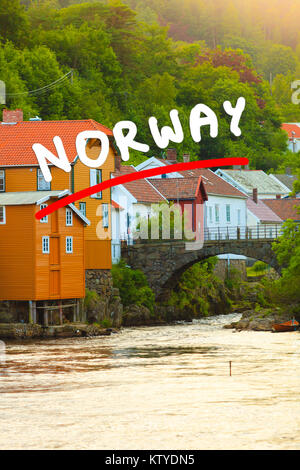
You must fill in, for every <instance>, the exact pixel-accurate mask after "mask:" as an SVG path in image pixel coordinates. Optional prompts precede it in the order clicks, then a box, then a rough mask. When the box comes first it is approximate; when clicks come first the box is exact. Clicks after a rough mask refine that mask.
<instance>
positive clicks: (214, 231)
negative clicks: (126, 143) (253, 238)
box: [136, 149, 247, 238]
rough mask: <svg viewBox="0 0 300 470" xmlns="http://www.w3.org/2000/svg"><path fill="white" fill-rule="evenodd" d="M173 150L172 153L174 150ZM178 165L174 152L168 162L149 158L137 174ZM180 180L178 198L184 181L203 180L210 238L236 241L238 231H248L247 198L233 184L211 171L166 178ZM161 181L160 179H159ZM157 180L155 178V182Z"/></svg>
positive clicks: (140, 166)
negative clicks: (239, 229)
mask: <svg viewBox="0 0 300 470" xmlns="http://www.w3.org/2000/svg"><path fill="white" fill-rule="evenodd" d="M171 150H172V149H171ZM184 159H185V161H188V160H189V157H188V155H185V156H184ZM174 163H176V160H175V154H174V151H173V150H172V152H170V153H168V152H167V158H166V160H163V159H158V158H155V157H152V158H149V159H148V160H146V161H144V162H143V163H141V164H140V165H138V166H137V167H136V169H137V170H145V169H148V168H157V167H162V166H166V165H170V164H174ZM166 176H168V178H169V179H167V178H166V179H165V181H170V178H173V179H174V178H175V180H177V186H178V194H179V191H180V186H181V183H180V182H181V181H182V184H184V182H183V181H184V179H189V178H200V177H201V179H202V183H203V186H204V189H205V192H206V194H207V199H206V200H204V229H205V230H206V232H207V234H208V236H209V237H213V238H216V237H221V238H222V237H223V238H226V237H228V233H229V236H231V237H235V236H236V234H235V233H233V231H234V230H235V231H236V227H237V226H240V227H245V226H246V225H247V207H246V200H247V195H246V194H245V193H243V192H241V191H239V190H238V189H236V188H235V187H234V186H233V185H232V184H230V183H227V182H226V181H225V180H223V179H222V178H221V177H219V176H218V175H216V173H214V172H213V171H212V170H209V169H195V170H188V171H183V172H178V173H176V174H175V173H174V174H173V173H171V174H168V175H166ZM157 178H159V177H157ZM155 179H156V177H155ZM153 180H154V178H153ZM163 184H166V185H167V183H163Z"/></svg>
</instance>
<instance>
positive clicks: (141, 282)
mask: <svg viewBox="0 0 300 470" xmlns="http://www.w3.org/2000/svg"><path fill="white" fill-rule="evenodd" d="M111 272H112V278H113V284H114V287H116V288H118V289H119V291H120V297H121V300H122V304H123V305H124V307H128V306H129V305H133V304H135V305H144V306H145V307H147V308H148V309H149V310H150V312H151V313H153V311H154V302H155V296H154V293H153V291H152V290H151V289H150V287H149V285H148V282H147V278H146V276H145V274H144V273H142V271H139V270H134V269H131V268H129V267H128V266H127V265H126V263H125V261H124V260H121V261H120V262H119V264H117V265H114V266H113V267H112V271H111Z"/></svg>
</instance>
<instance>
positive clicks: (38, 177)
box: [37, 168, 51, 191]
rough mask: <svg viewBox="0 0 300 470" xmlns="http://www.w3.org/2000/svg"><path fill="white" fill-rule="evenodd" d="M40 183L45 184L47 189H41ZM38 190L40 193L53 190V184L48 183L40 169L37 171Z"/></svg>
mask: <svg viewBox="0 0 300 470" xmlns="http://www.w3.org/2000/svg"><path fill="white" fill-rule="evenodd" d="M40 181H41V182H43V184H44V185H45V187H44V188H43V187H41V188H40ZM37 190H38V191H50V190H51V183H50V182H49V183H48V182H47V181H46V180H45V178H44V175H43V172H42V170H41V169H40V168H38V170H37Z"/></svg>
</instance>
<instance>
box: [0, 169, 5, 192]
mask: <svg viewBox="0 0 300 470" xmlns="http://www.w3.org/2000/svg"><path fill="white" fill-rule="evenodd" d="M0 191H5V170H0Z"/></svg>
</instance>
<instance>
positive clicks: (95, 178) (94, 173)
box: [90, 168, 102, 199]
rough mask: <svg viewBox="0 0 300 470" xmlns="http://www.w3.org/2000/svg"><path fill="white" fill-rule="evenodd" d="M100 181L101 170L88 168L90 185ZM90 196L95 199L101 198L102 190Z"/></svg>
mask: <svg viewBox="0 0 300 470" xmlns="http://www.w3.org/2000/svg"><path fill="white" fill-rule="evenodd" d="M99 183H102V172H101V170H97V169H95V168H91V169H90V186H95V184H99ZM91 197H93V198H96V199H101V198H102V192H101V191H100V192H99V193H95V194H92V195H91Z"/></svg>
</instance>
